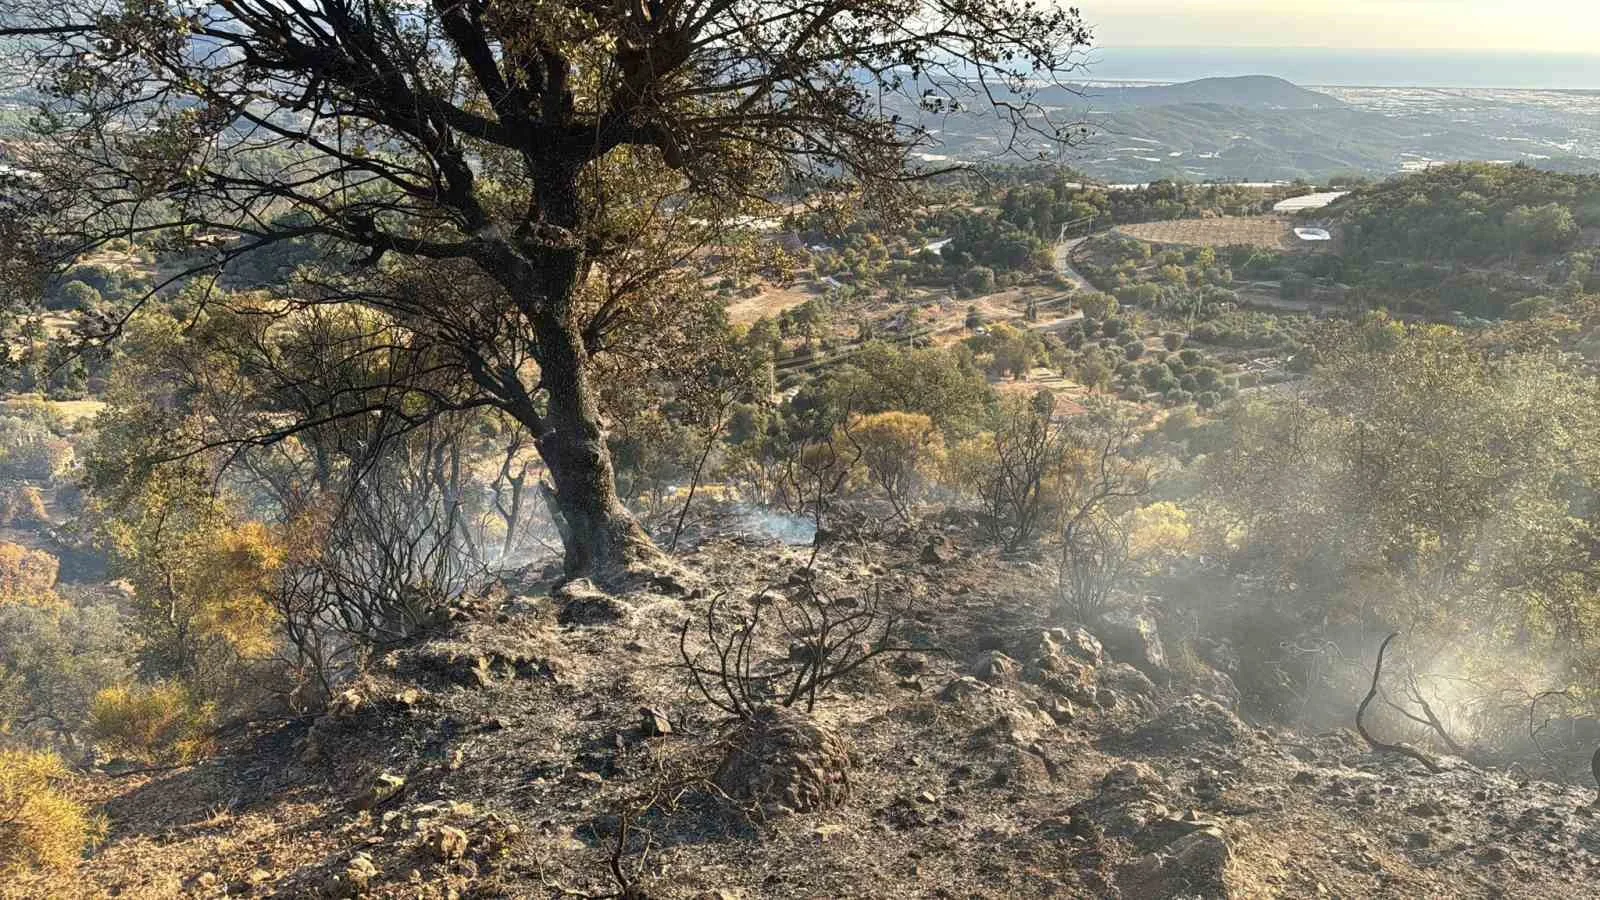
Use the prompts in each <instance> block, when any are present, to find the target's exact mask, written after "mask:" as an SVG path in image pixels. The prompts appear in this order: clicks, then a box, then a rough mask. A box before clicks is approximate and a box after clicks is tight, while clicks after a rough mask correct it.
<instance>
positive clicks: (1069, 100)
mask: <svg viewBox="0 0 1600 900" xmlns="http://www.w3.org/2000/svg"><path fill="white" fill-rule="evenodd" d="M1077 90H1078V91H1079V93H1078V94H1076V95H1074V94H1071V93H1069V92H1067V91H1062V92H1061V94H1062V96H1061V97H1060V98H1055V97H1052V98H1050V101H1049V102H1060V103H1062V104H1063V105H1083V106H1086V107H1088V108H1090V109H1107V110H1109V109H1142V108H1149V107H1155V106H1179V105H1185V104H1191V103H1210V104H1216V105H1219V106H1235V107H1239V108H1242V109H1335V108H1338V107H1342V106H1344V104H1343V103H1341V102H1340V101H1339V100H1338V99H1336V98H1334V97H1332V96H1330V95H1328V94H1323V93H1319V92H1317V91H1311V90H1307V89H1305V88H1303V87H1300V86H1299V85H1296V84H1292V83H1290V82H1288V81H1285V80H1283V79H1282V78H1275V77H1273V76H1271V75H1241V76H1238V77H1235V78H1201V79H1199V80H1198V81H1185V82H1182V83H1180V84H1163V85H1151V86H1142V87H1089V86H1084V87H1080V88H1078V89H1077Z"/></svg>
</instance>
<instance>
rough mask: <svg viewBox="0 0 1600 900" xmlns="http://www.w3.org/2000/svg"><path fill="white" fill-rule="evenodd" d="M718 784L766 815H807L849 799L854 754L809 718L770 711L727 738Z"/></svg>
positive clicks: (781, 710) (792, 712)
mask: <svg viewBox="0 0 1600 900" xmlns="http://www.w3.org/2000/svg"><path fill="white" fill-rule="evenodd" d="M728 743H729V749H728V754H727V756H726V757H724V759H723V761H722V765H721V766H720V767H719V768H718V770H717V774H716V783H717V786H718V787H720V788H721V789H722V790H723V791H724V792H726V793H727V794H728V796H730V797H733V798H734V799H736V800H742V801H746V802H751V803H755V804H757V805H759V806H760V807H761V808H762V809H763V810H768V811H772V810H776V811H780V812H781V811H794V812H809V811H812V810H819V809H829V808H832V807H836V806H840V805H842V804H843V803H844V802H845V801H846V800H848V799H849V797H850V751H849V748H848V747H846V745H845V743H844V740H843V739H842V738H840V737H839V736H838V735H837V734H835V733H834V732H833V731H832V730H831V729H828V728H826V727H824V726H823V725H821V724H819V723H817V722H816V721H814V720H812V719H811V717H810V716H807V715H805V714H803V713H800V712H798V711H796V710H793V709H789V708H787V707H768V708H766V709H762V710H760V711H759V712H757V713H756V714H755V715H754V716H752V717H751V718H750V719H748V720H746V721H744V722H741V723H740V724H739V725H738V727H737V728H736V729H735V730H734V731H733V733H732V734H730V735H729V741H728Z"/></svg>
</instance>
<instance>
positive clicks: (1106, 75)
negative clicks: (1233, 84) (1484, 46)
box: [1082, 0, 1600, 91]
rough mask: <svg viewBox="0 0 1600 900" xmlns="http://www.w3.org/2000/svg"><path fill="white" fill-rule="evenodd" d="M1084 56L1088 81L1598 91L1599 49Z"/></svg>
mask: <svg viewBox="0 0 1600 900" xmlns="http://www.w3.org/2000/svg"><path fill="white" fill-rule="evenodd" d="M1597 2H1600V0H1597ZM1086 61H1087V63H1088V66H1087V69H1086V70H1085V71H1084V72H1083V73H1082V77H1083V78H1085V79H1086V80H1088V81H1091V82H1101V81H1105V82H1127V81H1133V82H1140V81H1143V82H1158V83H1163V84H1170V83H1173V82H1179V81H1193V80H1195V79H1197V78H1211V77H1219V76H1230V75H1276V76H1278V77H1279V78H1283V79H1286V80H1288V81H1292V82H1294V83H1295V84H1299V85H1305V86H1310V87H1319V86H1327V87H1335V86H1337V87H1427V88H1519V89H1537V90H1582V91H1600V52H1597V53H1594V54H1585V53H1516V52H1481V51H1466V50H1346V49H1335V48H1320V47H1318V48H1308V47H1120V48H1119V47H1097V48H1094V49H1092V50H1090V51H1089V52H1088V55H1087V60H1086Z"/></svg>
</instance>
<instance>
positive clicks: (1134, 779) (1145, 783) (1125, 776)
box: [1100, 760, 1166, 792]
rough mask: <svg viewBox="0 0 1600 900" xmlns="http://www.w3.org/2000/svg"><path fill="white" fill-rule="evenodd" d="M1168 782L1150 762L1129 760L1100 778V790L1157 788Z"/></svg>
mask: <svg viewBox="0 0 1600 900" xmlns="http://www.w3.org/2000/svg"><path fill="white" fill-rule="evenodd" d="M1165 784H1166V780H1165V779H1163V778H1162V777H1161V774H1160V773H1159V772H1157V771H1156V770H1155V769H1154V768H1152V767H1151V766H1150V765H1149V764H1148V763H1142V762H1136V761H1132V760H1130V761H1127V762H1120V763H1117V764H1116V765H1115V766H1112V767H1111V769H1110V771H1108V772H1106V774H1105V776H1104V777H1102V778H1101V779H1100V790H1101V791H1102V792H1106V791H1129V790H1139V789H1143V788H1157V787H1161V786H1163V785H1165Z"/></svg>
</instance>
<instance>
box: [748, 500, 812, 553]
mask: <svg viewBox="0 0 1600 900" xmlns="http://www.w3.org/2000/svg"><path fill="white" fill-rule="evenodd" d="M730 525H731V527H732V529H733V530H735V531H741V532H744V533H746V534H754V535H758V536H761V537H765V538H770V539H772V540H777V541H782V542H783V543H785V544H790V545H795V546H805V545H809V544H810V543H811V542H812V541H814V540H816V537H817V525H816V523H815V522H813V521H811V520H810V519H807V518H805V517H804V516H797V515H793V514H791V513H783V512H777V511H775V510H771V509H764V508H762V507H758V506H751V505H750V504H748V503H740V504H737V505H736V506H734V508H733V517H732V521H731V522H730Z"/></svg>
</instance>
